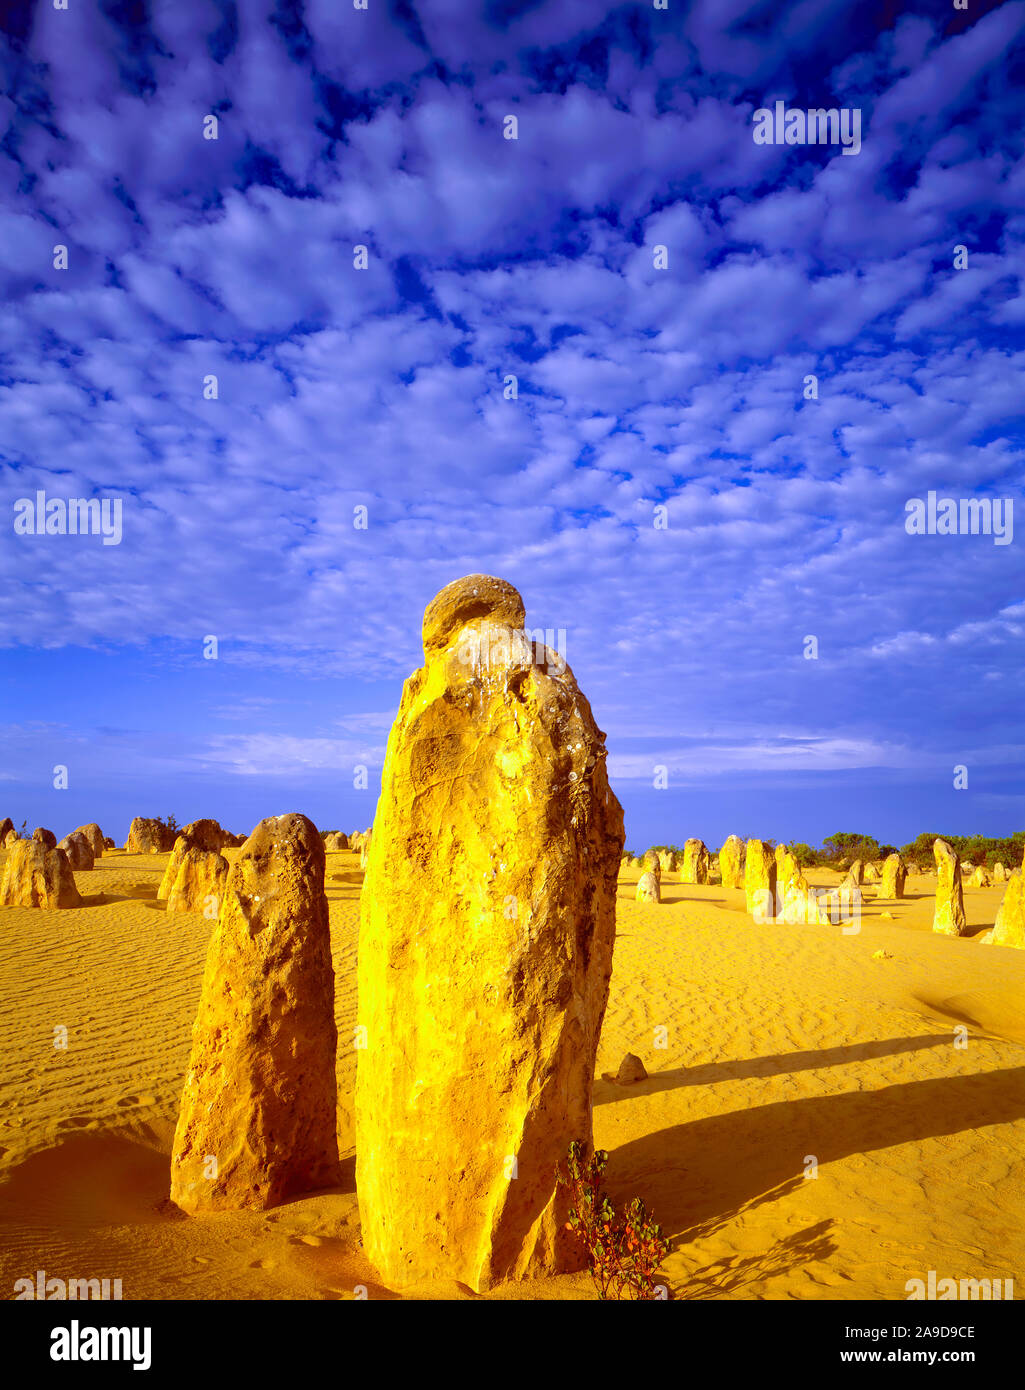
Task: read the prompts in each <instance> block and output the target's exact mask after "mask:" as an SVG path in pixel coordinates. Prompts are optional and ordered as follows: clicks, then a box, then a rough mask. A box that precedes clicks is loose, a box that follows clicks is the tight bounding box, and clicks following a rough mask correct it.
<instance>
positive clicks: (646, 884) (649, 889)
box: [634, 869, 662, 903]
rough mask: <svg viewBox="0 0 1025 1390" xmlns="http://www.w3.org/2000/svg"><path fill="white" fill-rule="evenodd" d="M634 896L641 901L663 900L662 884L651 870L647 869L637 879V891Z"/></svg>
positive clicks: (657, 901) (654, 901)
mask: <svg viewBox="0 0 1025 1390" xmlns="http://www.w3.org/2000/svg"><path fill="white" fill-rule="evenodd" d="M634 898H635V900H636V901H637V902H639V903H660V902H661V901H662V885H661V884H660V883H659V881H658V879H657V878H656V877H655V875H654V874H653V873H652V872H651V870H650V869H646V870H645V871H644V873H643V874H641V876H640V878H639V879H638V880H637V891H636V892H635V893H634Z"/></svg>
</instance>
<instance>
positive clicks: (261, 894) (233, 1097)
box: [171, 815, 339, 1212]
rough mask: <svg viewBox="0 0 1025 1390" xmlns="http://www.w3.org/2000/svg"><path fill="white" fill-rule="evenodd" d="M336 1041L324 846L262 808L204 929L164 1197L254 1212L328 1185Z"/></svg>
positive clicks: (305, 825) (302, 821) (306, 825)
mask: <svg viewBox="0 0 1025 1390" xmlns="http://www.w3.org/2000/svg"><path fill="white" fill-rule="evenodd" d="M336 1043H337V1033H336V1029H335V1016H334V971H333V969H332V965H331V940H330V930H329V926H328V908H327V898H326V896H325V893H324V846H323V845H322V844H321V840H320V836H319V835H318V834H317V831H316V827H315V826H314V825H313V823H312V821H309V820H307V818H306V817H305V816H301V815H286V816H272V817H270V818H269V819H267V820H262V821H261V822H260V823H259V825H257V827H256V829H255V830H254V831H253V833H252V834H251V835H250V836H249V839H248V840H247V841H246V842H245V844H244V845H243V846H242V849H241V852H240V854H239V857H238V859H237V860H236V862H235V863H234V864H233V865H232V868H231V872H230V874H229V878H228V884H227V887H226V889H225V892H224V899H223V902H222V904H221V912H220V916H219V918H218V920H217V925H216V927H215V928H214V931H213V934H212V935H211V938H210V945H209V949H208V951H207V957H206V968H205V970H204V974H203V989H202V994H201V997H200V1003H199V1013H198V1015H197V1018H196V1022H195V1024H194V1026H193V1030H192V1053H191V1056H190V1058H189V1065H188V1071H187V1072H186V1078H185V1089H184V1092H183V1094H182V1100H181V1109H180V1112H179V1116H178V1125H177V1128H176V1130H175V1135H174V1146H173V1151H172V1155H171V1200H172V1201H174V1202H176V1203H177V1205H178V1206H179V1207H181V1208H182V1210H184V1211H187V1212H196V1211H210V1210H218V1209H227V1208H232V1209H241V1208H250V1209H255V1210H263V1209H265V1208H267V1207H272V1206H275V1205H277V1204H278V1203H280V1202H282V1201H284V1200H285V1199H286V1198H288V1197H292V1196H296V1195H297V1194H299V1193H302V1192H309V1191H313V1190H315V1189H317V1188H322V1187H329V1186H332V1185H334V1184H335V1183H337V1182H338V1180H339V1169H338V1142H337V1135H336V1113H335V1107H336V1087H335V1049H336ZM210 1156H212V1158H213V1159H214V1160H215V1163H216V1167H215V1169H214V1168H212V1167H211V1164H210V1162H209V1157H210Z"/></svg>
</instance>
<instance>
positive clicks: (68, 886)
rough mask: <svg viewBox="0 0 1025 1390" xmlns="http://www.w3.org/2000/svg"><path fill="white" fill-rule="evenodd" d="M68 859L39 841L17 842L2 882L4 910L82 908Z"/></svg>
mask: <svg viewBox="0 0 1025 1390" xmlns="http://www.w3.org/2000/svg"><path fill="white" fill-rule="evenodd" d="M81 902H82V899H81V897H80V896H79V892H78V889H77V888H76V887H75V876H74V874H73V873H72V872H71V865H70V864H69V863H68V857H67V855H66V854H65V853H64V851H63V850H61V849H51V848H49V846H47V845H45V844H42V843H41V842H40V841H39V840H18V841H17V843H16V844H14V845H12V846H11V848H10V849H9V850H8V852H7V862H6V864H5V865H4V874H3V879H2V880H0V906H2V907H47V908H56V907H79V906H80V905H81Z"/></svg>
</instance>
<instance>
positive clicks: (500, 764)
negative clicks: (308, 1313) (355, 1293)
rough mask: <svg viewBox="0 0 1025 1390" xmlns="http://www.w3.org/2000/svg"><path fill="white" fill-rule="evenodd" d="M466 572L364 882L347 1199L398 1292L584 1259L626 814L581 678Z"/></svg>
mask: <svg viewBox="0 0 1025 1390" xmlns="http://www.w3.org/2000/svg"><path fill="white" fill-rule="evenodd" d="M523 623H524V610H523V601H522V599H521V598H520V596H519V594H518V593H517V592H516V590H515V589H513V588H512V586H511V585H509V584H507V583H505V582H504V581H503V580H500V579H494V578H491V577H490V576H488V575H471V576H469V577H468V578H466V579H461V580H457V581H456V582H455V583H453V584H450V585H448V587H447V588H445V589H443V590H442V591H441V592H440V593H439V594H438V595H437V597H436V598H435V599H434V600H433V601H432V602H431V603H430V604H429V605H428V608H427V611H426V612H425V614H424V622H423V644H424V665H423V666H422V667H421V668H420V669H419V670H417V671H415V672H414V673H413V674H412V675H411V676H410V677H409V679H408V680H407V681H406V685H405V689H404V690H403V694H402V702H401V705H400V707H399V712H398V715H397V717H396V720H395V723H394V725H393V727H392V731H391V735H390V737H389V740H388V751H387V756H386V759H385V766H384V772H383V776H382V786H381V798H380V801H379V802H378V807H377V812H376V814H375V816H374V833H373V839H372V841H371V846H370V852H369V856H368V862H367V872H366V879H365V881H364V884H363V891H362V898H361V915H360V939H359V975H358V981H359V1013H358V1019H359V1023H360V1024H361V1025H362V1026H363V1027H365V1028H366V1030H367V1031H366V1046H365V1048H363V1049H361V1050H360V1052H359V1057H358V1068H357V1078H356V1097H355V1116H356V1187H357V1192H358V1194H359V1205H360V1215H361V1219H362V1227H363V1243H364V1248H365V1250H366V1253H367V1255H368V1256H369V1258H370V1259H371V1260H372V1261H373V1263H374V1264H375V1265H376V1267H377V1269H378V1270H379V1271H380V1273H381V1275H382V1277H383V1279H384V1280H385V1281H386V1282H388V1283H390V1284H393V1285H400V1286H401V1285H403V1284H409V1283H412V1282H415V1281H420V1280H427V1279H448V1280H452V1279H455V1280H459V1281H461V1282H463V1283H465V1284H468V1285H469V1286H470V1288H472V1289H474V1290H477V1291H480V1290H482V1289H486V1288H488V1287H490V1286H492V1285H494V1284H496V1283H499V1282H501V1281H503V1280H507V1279H512V1278H527V1277H531V1276H533V1275H537V1274H541V1273H551V1272H556V1271H558V1270H561V1269H569V1268H577V1267H579V1256H578V1254H577V1251H576V1248H575V1246H574V1244H573V1242H572V1236H571V1235H570V1234H569V1233H568V1232H567V1231H566V1230H565V1229H564V1224H565V1219H566V1213H565V1200H566V1198H565V1193H566V1189H565V1188H562V1187H559V1186H558V1185H557V1183H556V1169H557V1166H558V1165H559V1164H560V1162H561V1161H562V1160H563V1159H564V1158H565V1154H566V1150H567V1149H568V1147H569V1144H570V1141H571V1140H573V1139H580V1140H583V1141H584V1142H585V1143H590V1141H591V1086H592V1081H593V1077H594V1069H595V1056H596V1050H597V1044H598V1034H599V1031H600V1029H601V1022H602V1017H603V1015H604V1012H605V1005H606V1002H607V999H608V988H609V976H610V974H611V970H612V949H613V942H614V938H615V896H616V884H617V873H618V869H619V858H620V854H621V853H622V849H623V813H622V810H621V808H620V806H619V803H618V801H617V800H616V798H615V796H614V795H613V794H612V791H611V789H610V787H609V783H608V778H607V775H606V768H605V756H606V754H605V736H604V734H602V733H601V732H600V730H599V729H598V727H597V725H596V724H595V721H594V718H593V716H592V714H591V709H590V706H589V705H588V703H587V700H586V699H585V698H584V696H583V695H582V694H581V692H580V689H579V687H578V686H577V683H576V680H575V679H574V677H573V673H572V672H571V671H570V669H569V668H568V666H566V665H565V663H564V662H563V661H562V659H561V658H560V657H559V656H558V655H557V654H556V653H554V652H549V651H547V650H546V649H544V648H543V647H541V648H538V647H534V646H532V645H531V644H530V643H529V642H528V641H527V640H526V638H525V637H524V635H523V632H522V628H523Z"/></svg>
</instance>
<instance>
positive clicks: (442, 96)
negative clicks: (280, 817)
mask: <svg viewBox="0 0 1025 1390" xmlns="http://www.w3.org/2000/svg"><path fill="white" fill-rule="evenodd" d="M669 3H670V8H669V9H668V10H666V11H658V10H655V9H654V8H653V7H651V6H648V5H645V4H630V5H622V6H613V7H609V8H608V9H606V10H604V11H601V9H600V7H598V8H597V9H596V7H595V6H594V5H592V4H583V3H578V2H577V0H560V3H557V4H522V3H521V4H516V3H492V4H478V5H470V4H467V3H466V0H460V3H456V0H434V2H433V3H432V4H431V5H430V6H423V7H418V6H416V5H414V4H413V3H410V0H402V2H401V3H384V0H369V8H368V9H367V10H366V11H360V10H356V9H354V8H352V7H351V6H348V5H347V4H346V3H345V0H307V3H305V4H301V3H291V4H283V3H279V4H276V5H273V6H271V5H268V4H266V3H261V2H260V0H253V3H247V4H245V5H236V4H234V3H231V0H180V2H179V3H176V4H174V5H160V6H158V5H155V4H146V3H142V0H137V2H136V3H131V2H130V0H119V2H115V0H97V3H95V4H93V3H90V4H78V3H72V4H71V6H70V8H69V9H68V10H67V11H55V10H53V9H52V8H51V7H50V6H49V5H47V4H43V3H39V4H37V5H29V4H17V3H12V4H9V5H7V6H5V9H4V16H3V24H4V26H5V30H6V43H5V48H4V57H3V84H2V92H3V95H2V97H0V103H2V111H0V121H2V125H3V128H4V131H5V133H4V136H3V139H2V142H0V179H2V196H0V245H2V247H3V255H2V257H0V260H2V262H3V266H4V270H3V275H4V295H3V299H2V302H0V316H2V319H3V325H2V330H3V331H2V334H0V343H2V355H0V467H2V482H3V486H2V493H3V500H2V506H3V507H4V509H5V511H6V514H7V516H8V517H11V518H13V515H14V503H15V502H16V501H17V500H18V499H20V498H23V497H34V495H35V493H36V492H37V491H38V490H43V491H44V492H45V493H46V495H47V497H50V498H54V497H59V498H104V497H106V498H114V497H117V498H121V499H123V538H122V540H121V543H120V544H119V545H104V544H103V543H102V540H101V539H100V538H99V537H97V536H88V535H86V536H71V535H63V536H62V535H53V536H45V535H44V536H35V535H19V534H15V532H14V529H13V524H12V523H11V522H7V523H3V524H4V526H5V527H7V528H8V529H6V532H5V540H4V543H3V544H2V545H0V563H2V566H3V571H2V575H0V642H2V643H3V653H2V658H0V666H2V672H0V721H2V725H3V730H4V749H5V755H4V758H3V762H2V768H0V802H2V804H0V815H11V816H12V817H13V818H14V819H15V820H16V821H17V822H18V823H20V821H21V820H22V819H23V818H27V820H28V823H29V826H30V827H31V826H32V825H34V824H38V823H41V824H45V825H48V826H50V827H51V828H53V829H54V830H56V831H57V832H58V833H64V832H66V831H67V830H69V829H71V828H72V827H73V826H75V825H77V824H79V823H80V822H82V821H84V820H93V819H96V820H99V821H100V823H101V824H102V825H103V827H104V830H105V831H106V832H107V833H110V834H113V835H114V836H115V838H117V839H118V840H119V841H120V840H121V839H122V838H123V836H124V834H125V832H126V831H127V826H128V821H129V819H130V817H131V816H132V815H134V814H141V815H164V814H168V813H173V814H175V815H176V816H177V818H178V820H179V821H181V822H185V821H187V820H190V819H193V818H195V817H197V816H200V815H215V816H217V817H218V818H219V819H221V820H222V821H223V822H224V823H225V824H226V825H227V826H228V827H229V828H231V829H233V830H236V831H238V830H242V831H248V830H249V829H251V827H252V826H253V825H254V824H255V822H256V821H257V820H259V819H260V818H261V817H263V816H265V815H271V814H277V813H280V812H283V811H288V810H302V811H305V812H306V813H307V814H309V815H310V816H312V817H313V819H314V820H315V821H316V822H317V823H318V825H320V826H321V827H323V828H335V827H338V828H342V829H352V828H355V827H357V826H364V825H366V824H368V823H369V822H370V820H371V819H372V815H373V806H374V802H375V799H376V795H377V787H378V783H379V774H380V766H381V762H382V758H383V751H384V744H385V740H386V737H387V731H388V728H389V726H390V723H391V719H392V717H393V715H394V712H395V710H396V708H397V705H398V700H399V696H400V692H401V686H402V681H403V679H404V678H405V676H406V675H407V674H408V673H409V672H410V671H411V670H412V669H413V668H414V667H415V666H416V665H417V664H418V662H419V659H420V646H419V627H420V618H421V615H422V612H423V609H424V607H425V605H426V603H427V602H428V600H429V599H430V598H431V597H432V596H433V594H434V593H435V592H436V591H437V590H438V589H439V588H441V587H442V586H443V585H444V584H446V583H447V582H449V581H450V580H452V579H454V578H456V577H458V576H459V575H462V574H466V573H473V572H477V571H483V572H488V573H493V574H497V575H501V576H503V577H504V578H506V579H509V580H510V581H511V582H513V583H514V584H515V585H516V586H517V587H518V588H519V589H520V591H521V593H522V594H523V596H524V599H525V602H526V606H527V616H528V622H529V624H530V625H531V626H532V627H545V628H552V629H554V630H556V631H559V630H562V631H563V632H564V633H565V653H564V654H565V656H566V657H567V659H568V661H569V663H570V665H571V666H572V668H573V670H574V672H575V674H576V676H577V678H578V680H579V682H580V684H581V686H582V688H583V689H584V691H585V692H586V694H587V695H588V697H589V699H590V700H591V703H592V706H593V708H594V710H595V714H596V717H597V719H598V722H599V725H600V726H601V727H602V728H603V729H605V730H606V731H607V733H608V744H609V750H610V770H611V773H612V780H613V785H614V787H615V789H616V791H617V793H618V795H619V797H620V799H621V801H622V802H623V804H624V807H625V809H626V818H627V840H628V843H629V844H630V845H632V846H634V847H642V846H644V845H647V844H649V843H652V842H663V841H670V842H682V841H683V839H685V838H686V837H687V836H689V835H700V836H701V837H702V838H704V839H706V840H707V841H708V842H709V843H716V844H718V843H719V842H721V841H722V840H723V839H724V838H725V836H726V835H727V834H729V833H731V832H735V833H738V834H741V835H745V836H747V835H763V836H774V837H775V838H777V839H799V840H806V841H810V842H813V843H818V842H819V841H820V840H821V839H822V838H823V837H824V836H826V835H829V834H831V833H833V832H834V831H837V830H841V829H843V830H848V829H853V830H864V831H867V832H870V833H874V834H876V835H878V836H879V837H880V838H881V839H884V840H891V841H894V842H896V843H903V842H904V841H906V840H908V839H911V838H912V837H913V836H914V835H916V834H917V833H919V832H920V831H924V830H930V831H945V832H949V833H967V832H970V831H979V832H982V833H991V834H1000V833H1009V832H1010V831H1012V830H1016V829H1021V828H1022V827H1023V826H1025V801H1023V793H1025V756H1023V755H1025V739H1023V734H1022V727H1023V720H1022V715H1023V711H1025V677H1023V662H1022V639H1023V636H1025V583H1023V576H1025V565H1023V562H1022V554H1023V546H1025V492H1023V478H1025V472H1023V449H1022V425H1023V416H1025V392H1023V389H1022V383H1023V366H1025V332H1023V330H1025V289H1023V283H1022V277H1023V275H1025V260H1023V256H1022V245H1023V240H1025V161H1023V157H1022V142H1021V91H1022V87H1023V82H1025V38H1023V35H1025V3H1022V0H1012V3H1006V4H1001V5H995V6H994V5H987V4H984V3H977V2H976V0H973V3H972V5H971V8H970V11H969V12H967V13H965V12H960V11H956V10H954V9H953V8H952V6H944V5H942V4H935V3H933V4H929V5H925V4H918V5H910V6H902V5H897V4H878V5H875V6H873V5H868V6H860V5H851V4H850V3H849V0H846V2H845V3H843V4H840V3H830V0H815V3H812V2H811V0H806V3H799V4H796V5H794V6H791V7H788V8H786V9H785V10H784V11H783V12H781V11H780V9H779V7H778V6H776V5H771V4H768V3H758V4H749V3H743V0H704V2H702V3H691V4H684V3H682V0H669ZM780 99H781V100H784V101H785V102H786V103H787V105H788V106H789V107H800V108H811V107H820V106H822V107H846V108H851V109H854V108H857V109H858V110H860V111H861V112H862V146H861V150H860V152H859V153H858V154H857V155H854V156H845V155H843V154H842V153H841V150H840V148H839V147H838V146H833V147H819V146H800V145H795V146H786V145H779V146H776V145H770V146H764V145H758V144H756V143H755V142H754V140H753V138H752V130H753V126H754V120H753V116H754V112H755V111H756V110H757V109H759V108H761V107H763V106H771V105H772V104H773V103H774V102H775V101H776V100H780ZM211 114H213V115H216V116H217V118H218V129H217V135H218V138H217V139H216V140H207V139H204V137H203V126H204V117H206V116H208V115H211ZM509 115H515V116H516V118H517V121H518V138H517V139H516V140H509V139H505V138H504V135H503V130H504V126H505V118H506V117H507V116H509ZM58 244H63V245H66V246H67V247H68V267H67V269H65V270H58V269H55V268H54V265H53V259H54V253H53V248H54V246H55V245H58ZM357 245H363V246H366V247H367V251H368V257H369V264H368V268H367V269H366V270H357V269H355V268H354V264H353V248H354V247H355V246H357ZM958 245H961V246H965V247H966V248H967V265H966V267H965V268H963V269H955V268H954V255H955V251H954V248H955V247H956V246H958ZM657 246H663V247H665V248H666V252H667V256H668V266H667V268H665V269H656V268H655V264H654V262H655V253H654V248H655V247H657ZM510 374H511V375H515V376H516V378H517V380H518V396H517V398H516V399H514V400H513V399H506V398H505V393H504V391H503V385H504V382H505V380H506V378H507V376H509V375H510ZM809 374H814V375H815V376H816V377H817V378H818V399H817V400H815V399H805V393H804V383H805V378H806V377H807V376H808V375H809ZM209 375H215V376H216V377H217V381H218V396H217V399H216V400H213V399H204V391H203V386H204V378H206V377H207V376H209ZM929 491H935V492H936V493H938V494H939V495H941V496H950V497H954V498H977V499H981V498H988V499H996V498H1004V499H1012V500H1013V501H1015V502H1016V507H1017V516H1016V518H1015V520H1016V521H1017V524H1018V530H1016V531H1015V534H1014V539H1013V541H1012V542H1011V543H1010V544H1006V545H997V544H995V543H994V538H993V537H992V536H986V535H954V536H942V535H927V536H909V535H908V534H907V533H906V531H905V526H904V521H905V503H906V502H907V500H908V499H909V498H912V497H925V496H926V494H927V493H928V492H929ZM658 506H664V507H665V508H666V511H665V513H664V514H658V513H656V510H655V509H656V507H658ZM357 507H365V508H366V509H367V526H366V529H357V528H356V527H354V525H353V521H354V516H355V515H356V513H355V509H356V508H357ZM659 515H662V516H663V517H664V518H666V519H667V520H668V525H666V526H656V525H655V521H656V519H657V517H658V516H659ZM1019 532H1020V534H1019ZM207 635H215V636H217V637H218V639H219V653H218V658H217V660H216V661H211V660H205V659H204V657H203V643H204V638H205V637H206V636H207ZM809 635H814V636H815V637H816V638H817V640H818V649H819V654H818V658H817V659H816V660H808V659H805V657H804V649H805V638H806V637H807V636H809ZM57 764H64V765H66V766H67V768H68V780H69V785H68V787H67V789H66V790H56V789H54V787H53V785H52V782H53V768H54V766H55V765H57ZM359 765H365V766H366V767H367V769H368V774H369V786H368V788H367V789H366V790H360V789H357V788H356V787H354V768H355V767H357V766H359ZM956 765H964V766H965V767H967V769H968V774H967V775H968V785H967V787H966V788H965V789H963V790H955V788H954V768H955V766H956ZM658 768H665V769H666V774H665V776H666V778H667V780H668V786H667V787H666V788H664V789H663V788H656V787H655V785H654V783H655V781H656V780H661V779H659V778H658V773H657V769H658Z"/></svg>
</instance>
